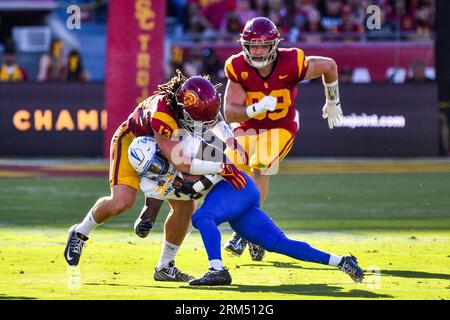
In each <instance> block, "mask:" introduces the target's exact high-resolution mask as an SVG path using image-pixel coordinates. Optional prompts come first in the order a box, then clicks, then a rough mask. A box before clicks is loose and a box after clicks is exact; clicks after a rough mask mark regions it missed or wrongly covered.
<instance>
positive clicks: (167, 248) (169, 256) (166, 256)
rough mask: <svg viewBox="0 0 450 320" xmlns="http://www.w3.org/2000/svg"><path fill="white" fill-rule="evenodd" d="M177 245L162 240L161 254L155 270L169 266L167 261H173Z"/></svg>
mask: <svg viewBox="0 0 450 320" xmlns="http://www.w3.org/2000/svg"><path fill="white" fill-rule="evenodd" d="M178 249H180V247H179V246H176V245H174V244H172V243H170V242H169V241H166V240H164V241H163V245H162V251H161V256H160V257H159V261H158V264H157V265H156V270H158V271H159V270H161V269H164V268H167V267H168V266H169V262H172V261H175V257H176V255H177V252H178Z"/></svg>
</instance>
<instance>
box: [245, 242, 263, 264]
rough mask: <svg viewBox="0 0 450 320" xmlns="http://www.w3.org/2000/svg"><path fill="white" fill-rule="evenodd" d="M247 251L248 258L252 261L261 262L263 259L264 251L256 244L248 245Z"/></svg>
mask: <svg viewBox="0 0 450 320" xmlns="http://www.w3.org/2000/svg"><path fill="white" fill-rule="evenodd" d="M248 251H249V252H250V257H252V260H253V261H261V260H262V259H263V258H264V255H265V253H266V250H264V248H263V247H261V246H258V245H257V244H253V243H250V242H249V243H248Z"/></svg>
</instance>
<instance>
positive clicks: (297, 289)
mask: <svg viewBox="0 0 450 320" xmlns="http://www.w3.org/2000/svg"><path fill="white" fill-rule="evenodd" d="M84 284H85V285H88V286H113V287H138V288H149V289H150V288H151V289H155V288H161V289H175V290H178V289H192V290H220V291H222V292H227V291H228V292H240V293H253V292H254V293H281V294H293V295H300V296H317V297H325V298H326V297H330V298H331V297H334V298H369V299H375V298H384V299H387V298H394V297H393V296H391V295H388V294H381V293H374V292H371V291H366V290H361V289H353V290H350V291H349V292H346V291H342V290H343V288H342V287H338V286H330V285H327V284H282V285H279V286H264V285H263V286H257V285H245V284H235V285H234V284H232V285H230V286H213V287H211V286H209V287H208V286H190V285H188V284H184V283H180V286H177V287H169V286H160V285H127V284H117V283H94V282H90V283H84Z"/></svg>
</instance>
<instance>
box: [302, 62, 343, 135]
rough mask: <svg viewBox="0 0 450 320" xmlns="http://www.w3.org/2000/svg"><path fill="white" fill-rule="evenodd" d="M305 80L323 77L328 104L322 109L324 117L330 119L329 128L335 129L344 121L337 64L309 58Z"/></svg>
mask: <svg viewBox="0 0 450 320" xmlns="http://www.w3.org/2000/svg"><path fill="white" fill-rule="evenodd" d="M307 60H308V69H307V71H306V74H305V80H308V79H314V78H317V77H320V76H322V81H323V85H324V86H325V98H326V102H325V105H324V106H323V108H322V117H323V118H324V119H327V118H328V127H329V128H330V129H333V128H334V127H335V126H336V125H338V124H339V123H340V122H341V121H342V116H343V115H342V109H341V103H340V101H339V84H338V71H337V65H336V62H335V61H334V60H333V59H331V58H327V57H317V56H309V57H307Z"/></svg>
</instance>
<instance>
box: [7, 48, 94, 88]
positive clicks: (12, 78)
mask: <svg viewBox="0 0 450 320" xmlns="http://www.w3.org/2000/svg"><path fill="white" fill-rule="evenodd" d="M27 80H29V76H28V73H27V71H26V70H25V69H24V68H23V67H22V66H21V65H20V64H19V63H18V62H17V58H16V52H15V49H14V46H13V45H11V44H8V45H7V46H6V49H5V50H4V52H3V57H2V59H1V66H0V82H24V81H27ZM32 80H37V81H39V82H66V81H79V82H84V81H88V80H89V73H88V72H87V71H86V70H85V69H84V67H83V61H82V58H81V55H80V52H79V51H78V50H76V49H71V50H69V51H68V54H67V55H64V43H63V42H62V41H61V40H59V39H55V40H53V41H52V42H51V44H50V48H49V50H48V52H46V53H44V54H42V56H41V57H40V59H39V72H38V75H37V78H36V79H32Z"/></svg>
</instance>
